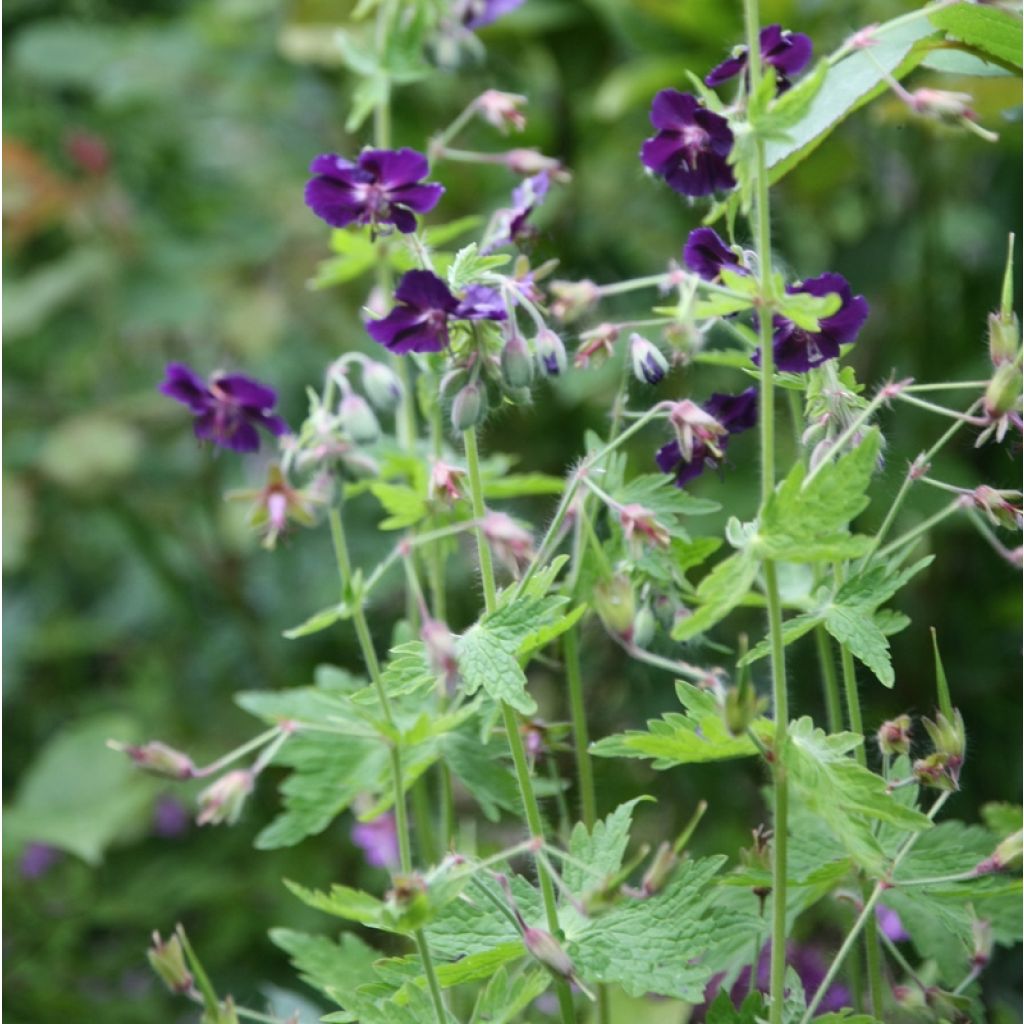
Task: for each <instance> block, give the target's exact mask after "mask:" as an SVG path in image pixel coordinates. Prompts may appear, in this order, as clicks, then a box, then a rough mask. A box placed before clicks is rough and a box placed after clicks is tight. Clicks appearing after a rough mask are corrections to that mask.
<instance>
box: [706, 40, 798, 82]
mask: <svg viewBox="0 0 1024 1024" xmlns="http://www.w3.org/2000/svg"><path fill="white" fill-rule="evenodd" d="M813 49H814V47H813V46H812V44H811V40H810V38H809V37H808V36H805V35H804V34H803V33H802V32H790V31H789V30H788V29H784V28H783V27H782V26H781V25H766V26H765V27H764V28H763V29H761V62H762V63H763V64H767V65H768V66H770V67H773V68H775V80H776V82H777V83H778V90H779V92H780V93H781V92H785V91H786V90H787V89H788V88H789V87H790V84H791V83H790V78H791V77H792V76H793V75H798V74H799V73H800V72H801V71H803V69H804V68H805V67H807V64H808V62H809V61H810V59H811V53H812V51H813ZM746 69H747V48H746V47H745V46H738V47H737V48H736V49H735V50H734V51H733V55H732V56H731V57H730V58H729V59H728V60H724V61H722V63H721V64H719V65H718V67H715V68H712V69H711V71H710V72H709V73H708V75H707V77H706V78H705V79H704V84H705V85H710V86H711V87H712V88H714V87H715V86H716V85H721V84H722V83H723V82H727V81H729V79H730V78H734V77H735V76H736V75H738V74H740V73H741V72H744V71H746Z"/></svg>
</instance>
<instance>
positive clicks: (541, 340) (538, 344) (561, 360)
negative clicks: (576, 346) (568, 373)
mask: <svg viewBox="0 0 1024 1024" xmlns="http://www.w3.org/2000/svg"><path fill="white" fill-rule="evenodd" d="M533 348H534V351H535V352H536V353H537V362H538V363H539V364H540V368H541V371H542V372H543V373H544V374H546V375H547V376H548V377H558V376H559V375H561V374H563V373H565V370H566V367H567V366H568V365H569V359H568V357H567V356H566V354H565V345H564V344H562V339H561V338H560V337H559V336H558V335H557V334H555V332H554V331H552V330H550V329H548V328H547V327H545V328H544V329H543V330H542V331H539V332H538V333H537V337H536V338H534V339H533Z"/></svg>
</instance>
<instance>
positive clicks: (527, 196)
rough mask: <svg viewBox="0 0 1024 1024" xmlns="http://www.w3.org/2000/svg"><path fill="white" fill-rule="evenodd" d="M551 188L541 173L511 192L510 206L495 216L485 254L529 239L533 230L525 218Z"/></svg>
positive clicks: (548, 177)
mask: <svg viewBox="0 0 1024 1024" xmlns="http://www.w3.org/2000/svg"><path fill="white" fill-rule="evenodd" d="M550 186H551V179H550V176H549V175H548V172H547V171H541V172H540V174H535V175H534V176H533V177H532V178H527V179H526V180H525V181H523V182H522V183H521V184H520V185H518V186H517V187H516V188H515V189H514V190H513V192H512V206H511V208H509V209H507V210H499V211H498V212H497V214H496V215H495V218H494V219H495V224H496V230H495V233H494V237H493V238H492V239H491V240H490V242H488V243H487V246H486V248H485V249H484V251H485V252H491V251H492V250H493V249H498V248H500V247H501V246H503V245H512V244H515V243H517V242H521V241H524V240H526V239H529V238H531V237H532V236H533V235H534V233H535V230H536V229H535V228H533V227H531V226H530V225H529V224H527V218H528V217H529V216H530V214H531V213H533V211H534V209H535V208H536V207H537V206H539V205H540V203H541V202H542V201H543V200H544V197H545V196H546V195H547V193H548V189H549V188H550Z"/></svg>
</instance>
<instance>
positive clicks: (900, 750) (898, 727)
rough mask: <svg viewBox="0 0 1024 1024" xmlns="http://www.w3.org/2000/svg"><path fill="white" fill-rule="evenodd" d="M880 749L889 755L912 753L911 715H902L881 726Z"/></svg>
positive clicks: (879, 733) (879, 732)
mask: <svg viewBox="0 0 1024 1024" xmlns="http://www.w3.org/2000/svg"><path fill="white" fill-rule="evenodd" d="M878 749H879V750H881V752H882V753H883V754H889V755H892V754H909V753H910V715H900V716H899V718H892V719H890V720H889V721H888V722H883V723H882V724H881V725H880V726H879V728H878Z"/></svg>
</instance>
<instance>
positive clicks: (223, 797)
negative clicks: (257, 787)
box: [196, 768, 254, 825]
mask: <svg viewBox="0 0 1024 1024" xmlns="http://www.w3.org/2000/svg"><path fill="white" fill-rule="evenodd" d="M253 782H254V780H253V774H252V772H250V771H247V770H246V769H244V768H238V769H236V770H235V771H232V772H228V773H227V774H226V775H222V776H221V777H220V778H219V779H217V781H216V782H214V783H213V784H212V785H210V786H207V787H206V789H204V790H203V791H202V793H200V794H199V815H198V817H197V818H196V824H197V825H221V824H228V825H233V824H234V823H235V822H236V821H238V816H239V815H240V814H241V813H242V807H243V806H244V805H245V801H246V799H247V798H248V796H249V794H250V793H251V792H252V788H253Z"/></svg>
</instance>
